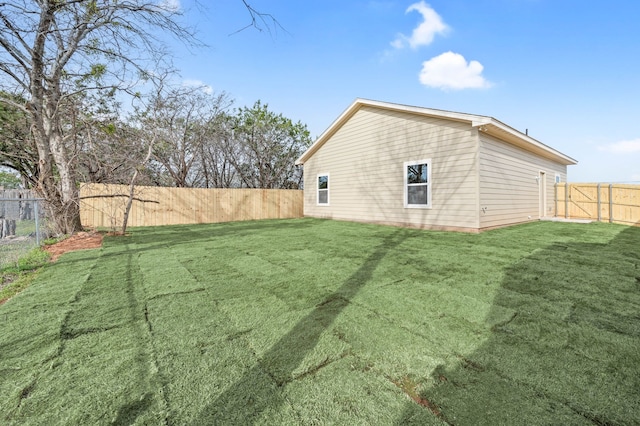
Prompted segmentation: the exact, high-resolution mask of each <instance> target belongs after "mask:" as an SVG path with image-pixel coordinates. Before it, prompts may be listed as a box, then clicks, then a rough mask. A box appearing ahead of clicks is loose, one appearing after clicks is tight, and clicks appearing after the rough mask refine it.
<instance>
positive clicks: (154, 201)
mask: <svg viewBox="0 0 640 426" xmlns="http://www.w3.org/2000/svg"><path fill="white" fill-rule="evenodd" d="M127 190H128V186H126V185H108V184H95V183H91V184H83V185H81V187H80V217H81V220H82V224H83V225H85V226H88V227H97V228H103V227H104V228H119V227H121V226H122V213H123V211H124V210H123V209H124V205H125V203H126V200H127V197H126V195H127ZM135 197H136V199H135V200H134V202H133V205H132V207H131V214H130V216H129V224H128V226H154V225H177V224H197V223H218V222H230V221H241V220H255V219H288V218H298V217H302V216H303V211H304V209H303V192H302V191H301V190H291V189H244V188H243V189H222V188H219V189H203V188H160V187H149V186H138V187H136V193H135Z"/></svg>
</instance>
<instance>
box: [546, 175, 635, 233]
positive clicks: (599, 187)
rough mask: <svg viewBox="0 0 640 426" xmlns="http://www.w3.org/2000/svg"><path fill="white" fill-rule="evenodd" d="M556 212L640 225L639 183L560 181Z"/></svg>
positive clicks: (570, 215)
mask: <svg viewBox="0 0 640 426" xmlns="http://www.w3.org/2000/svg"><path fill="white" fill-rule="evenodd" d="M555 199H556V201H555V209H556V216H558V217H565V218H577V219H592V220H597V221H603V222H617V223H625V224H629V225H640V185H624V184H608V183H559V184H556V187H555Z"/></svg>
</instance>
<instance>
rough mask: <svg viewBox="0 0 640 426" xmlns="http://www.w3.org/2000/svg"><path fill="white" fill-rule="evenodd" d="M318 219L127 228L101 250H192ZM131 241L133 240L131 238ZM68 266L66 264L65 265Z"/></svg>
mask: <svg viewBox="0 0 640 426" xmlns="http://www.w3.org/2000/svg"><path fill="white" fill-rule="evenodd" d="M318 220H320V219H309V218H301V219H265V220H253V221H242V222H224V223H209V224H201V225H165V226H157V227H149V228H130V232H128V233H127V235H125V236H123V235H118V236H108V237H106V238H105V239H104V240H103V247H104V248H107V249H108V248H109V247H112V246H117V245H122V244H129V243H135V244H136V246H135V247H134V248H130V249H129V250H128V253H131V254H138V253H142V252H147V251H153V250H158V249H166V248H167V247H171V248H179V247H180V246H188V247H192V246H193V245H195V244H200V243H204V242H207V241H214V240H216V239H219V238H226V237H241V236H250V235H252V234H254V232H255V231H259V232H264V231H266V230H269V229H273V230H274V231H278V230H282V229H290V230H291V231H292V232H299V231H301V230H303V229H306V228H309V227H311V226H313V225H314V224H317V221H318ZM131 236H132V237H133V238H132V237H131ZM112 256H121V253H119V252H115V253H110V252H108V251H107V252H106V253H102V254H101V257H102V258H103V259H108V258H110V257H112ZM94 257H95V254H94V253H93V252H91V251H89V252H87V254H86V257H84V256H83V257H82V258H78V259H77V260H74V262H76V261H83V260H86V259H90V258H94ZM69 263H71V261H68V262H67V264H69Z"/></svg>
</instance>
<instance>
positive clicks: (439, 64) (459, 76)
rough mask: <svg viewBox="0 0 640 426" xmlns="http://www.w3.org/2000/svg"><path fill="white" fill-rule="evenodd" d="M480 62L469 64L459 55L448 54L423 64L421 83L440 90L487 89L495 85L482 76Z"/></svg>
mask: <svg viewBox="0 0 640 426" xmlns="http://www.w3.org/2000/svg"><path fill="white" fill-rule="evenodd" d="M483 69H484V67H483V66H482V64H481V63H480V62H478V61H471V62H467V60H466V59H465V58H464V56H462V55H460V54H459V53H453V52H446V53H443V54H442V55H440V56H436V57H435V58H431V59H429V60H428V61H425V62H423V63H422V71H420V83H422V84H424V85H425V86H429V87H436V88H439V89H444V90H447V89H453V90H461V89H485V88H489V87H491V86H492V85H493V84H492V83H491V82H489V81H487V80H486V79H485V78H484V77H483V76H482V70H483Z"/></svg>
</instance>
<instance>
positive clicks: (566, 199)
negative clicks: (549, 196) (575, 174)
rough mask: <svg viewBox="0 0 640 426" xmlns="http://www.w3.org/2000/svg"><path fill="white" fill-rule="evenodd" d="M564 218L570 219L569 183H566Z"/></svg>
mask: <svg viewBox="0 0 640 426" xmlns="http://www.w3.org/2000/svg"><path fill="white" fill-rule="evenodd" d="M564 217H565V219H568V218H569V182H565V183H564Z"/></svg>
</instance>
